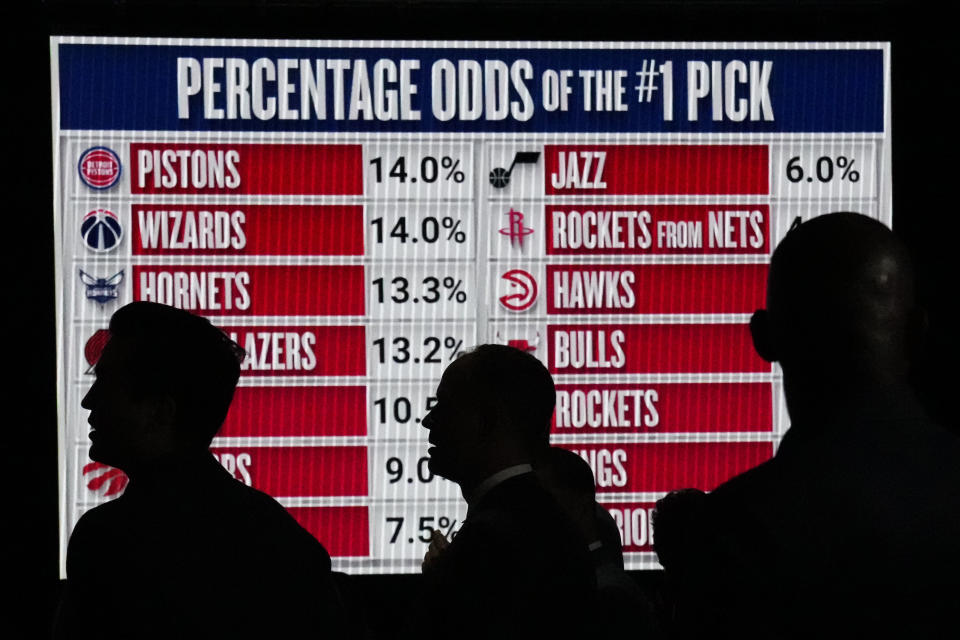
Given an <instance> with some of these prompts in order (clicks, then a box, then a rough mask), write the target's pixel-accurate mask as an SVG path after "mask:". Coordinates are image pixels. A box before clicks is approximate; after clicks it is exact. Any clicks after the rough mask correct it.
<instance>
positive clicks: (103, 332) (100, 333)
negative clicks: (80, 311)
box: [83, 329, 110, 374]
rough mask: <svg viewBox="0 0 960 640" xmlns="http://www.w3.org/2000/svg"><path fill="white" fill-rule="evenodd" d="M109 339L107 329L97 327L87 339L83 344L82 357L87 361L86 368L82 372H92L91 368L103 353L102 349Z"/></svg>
mask: <svg viewBox="0 0 960 640" xmlns="http://www.w3.org/2000/svg"><path fill="white" fill-rule="evenodd" d="M109 341H110V332H109V331H108V330H107V329H97V331H96V332H94V334H93V335H92V336H90V338H89V339H87V344H85V345H83V357H84V358H85V359H86V361H87V365H88V366H87V370H86V371H84V373H87V374H91V373H93V368H94V367H95V366H97V361H99V360H100V356H101V355H103V349H104V347H106V346H107V342H109Z"/></svg>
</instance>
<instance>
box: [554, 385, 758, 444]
mask: <svg viewBox="0 0 960 640" xmlns="http://www.w3.org/2000/svg"><path fill="white" fill-rule="evenodd" d="M772 430H773V390H772V388H771V385H770V383H768V382H737V383H709V382H706V383H677V384H674V383H669V384H560V385H557V406H556V409H555V411H554V414H553V433H557V434H562V435H571V434H581V433H597V432H598V431H599V432H607V433H616V432H618V431H619V432H621V433H637V432H641V433H704V432H739V431H772Z"/></svg>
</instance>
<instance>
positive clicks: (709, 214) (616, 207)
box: [546, 204, 770, 255]
mask: <svg viewBox="0 0 960 640" xmlns="http://www.w3.org/2000/svg"><path fill="white" fill-rule="evenodd" d="M546 224H547V238H546V240H547V254H549V255H646V254H689V255H709V254H759V255H765V254H767V253H769V250H770V241H769V236H770V207H769V206H768V205H765V204H761V205H710V206H703V205H678V204H671V205H623V204H576V205H548V206H547V207H546Z"/></svg>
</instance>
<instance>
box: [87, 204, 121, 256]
mask: <svg viewBox="0 0 960 640" xmlns="http://www.w3.org/2000/svg"><path fill="white" fill-rule="evenodd" d="M80 236H81V237H82V238H83V242H84V244H86V245H87V248H88V249H90V250H91V251H96V252H97V253H105V252H107V251H113V250H114V249H116V248H117V245H119V244H120V240H121V239H122V238H123V227H121V226H120V219H119V218H118V217H117V215H116V214H115V213H113V212H112V211H107V210H106V209H94V210H93V211H91V212H90V213H88V214H87V215H85V216H83V221H82V222H81V223H80Z"/></svg>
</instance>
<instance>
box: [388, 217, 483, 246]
mask: <svg viewBox="0 0 960 640" xmlns="http://www.w3.org/2000/svg"><path fill="white" fill-rule="evenodd" d="M462 223H463V221H462V220H458V219H456V218H451V217H450V216H443V217H441V218H435V217H433V216H427V217H426V218H424V219H423V220H421V221H420V228H419V229H417V230H416V231H419V234H414V233H411V232H410V231H408V230H407V217H406V216H400V217H399V218H398V219H397V221H396V222H395V223H394V224H393V226H392V227H390V230H389V231H388V232H387V236H384V231H385V226H384V222H383V218H374V219H373V220H371V221H370V224H371V225H372V226H373V229H374V232H375V233H376V238H377V244H383V242H384V238H385V237H389V238H394V239H395V240H398V241H399V242H400V243H401V244H406V243H407V241H410V242H418V241H420V240H423V241H424V242H426V243H427V244H433V243H435V242H437V241H438V240H440V238H446V240H447V241H449V242H455V243H457V244H463V243H464V242H466V241H467V232H466V231H464V230H463V229H462V228H461V225H462Z"/></svg>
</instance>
